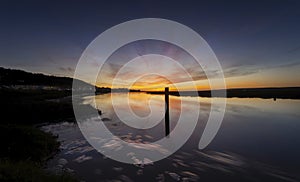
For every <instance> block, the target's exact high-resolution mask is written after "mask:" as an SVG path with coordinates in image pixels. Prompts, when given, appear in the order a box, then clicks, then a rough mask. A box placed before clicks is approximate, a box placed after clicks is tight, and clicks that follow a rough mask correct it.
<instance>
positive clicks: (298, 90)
mask: <svg viewBox="0 0 300 182" xmlns="http://www.w3.org/2000/svg"><path fill="white" fill-rule="evenodd" d="M223 92H224V90H214V97H224V96H223V94H222V93H223ZM147 93H149V94H164V92H163V91H161V92H159V91H152V92H147ZM169 94H170V95H175V96H179V95H180V96H192V97H196V96H197V97H198V96H200V97H211V96H212V94H211V91H210V90H207V91H181V92H180V93H179V92H177V91H170V92H169ZM226 97H228V98H232V97H238V98H265V99H269V98H273V99H276V98H278V99H300V87H278V88H241V89H227V90H226Z"/></svg>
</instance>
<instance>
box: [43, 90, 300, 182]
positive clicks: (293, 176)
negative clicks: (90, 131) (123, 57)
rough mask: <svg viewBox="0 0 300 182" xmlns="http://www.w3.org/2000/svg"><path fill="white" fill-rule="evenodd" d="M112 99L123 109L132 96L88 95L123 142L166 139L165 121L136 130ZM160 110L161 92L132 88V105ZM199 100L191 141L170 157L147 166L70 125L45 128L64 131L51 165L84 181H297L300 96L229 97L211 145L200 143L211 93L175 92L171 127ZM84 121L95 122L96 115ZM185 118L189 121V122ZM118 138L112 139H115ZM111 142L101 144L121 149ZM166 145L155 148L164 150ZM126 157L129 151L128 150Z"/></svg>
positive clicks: (87, 101) (147, 110) (137, 111)
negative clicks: (102, 149) (106, 151)
mask: <svg viewBox="0 0 300 182" xmlns="http://www.w3.org/2000/svg"><path fill="white" fill-rule="evenodd" d="M111 97H113V98H114V101H115V103H116V104H117V107H118V109H121V110H122V108H125V104H126V102H125V99H124V98H125V97H127V94H125V93H124V94H119V93H114V94H104V95H97V96H96V106H95V105H94V104H92V101H91V99H92V98H91V97H87V98H85V100H84V103H85V104H92V105H93V106H94V107H96V108H98V109H100V110H101V111H102V113H103V115H102V120H103V121H101V122H105V124H106V127H107V128H108V129H110V131H111V132H113V133H114V134H115V135H116V136H118V137H120V138H121V139H123V140H125V141H130V142H136V143H146V142H153V141H156V140H158V139H160V138H162V137H164V123H163V122H160V123H159V124H157V125H156V126H155V127H153V128H151V129H147V130H137V129H134V128H131V127H129V126H127V125H126V124H124V123H122V122H121V121H120V119H119V118H118V117H117V116H116V114H115V112H114V110H113V107H112V103H111ZM150 100H151V103H152V105H153V106H155V108H156V109H157V110H155V112H157V113H158V114H162V113H161V111H163V109H164V95H149V94H145V93H130V94H129V101H130V107H131V109H132V110H133V111H134V112H135V114H137V115H139V116H147V115H148V114H149V113H150V108H149V105H148V104H149V101H150ZM199 104H200V118H199V121H198V124H197V127H196V128H195V130H194V132H193V134H192V136H191V137H190V139H189V140H188V142H187V143H186V144H185V145H184V146H183V147H182V148H181V149H180V150H178V151H177V152H176V153H174V154H173V155H171V156H170V157H168V158H166V159H163V160H161V161H158V162H154V163H150V164H147V165H133V164H131V165H130V164H124V163H120V162H116V161H113V160H111V159H109V158H107V157H105V156H103V155H101V154H100V153H98V152H97V151H96V150H94V149H93V147H91V146H90V145H89V144H88V142H87V141H86V140H85V138H84V137H83V136H82V134H81V132H80V130H79V128H78V126H77V125H76V124H73V123H67V122H65V123H59V124H52V125H47V126H44V127H42V129H43V130H45V131H50V132H52V133H54V134H57V135H59V140H60V141H61V142H62V145H61V151H60V152H59V153H58V154H57V155H56V156H55V157H54V158H53V159H52V160H50V161H49V163H48V168H49V170H52V171H55V172H57V173H59V172H61V171H69V172H71V173H74V175H76V176H78V177H79V178H80V179H82V180H84V181H141V180H144V181H219V180H226V181H227V180H231V181H267V180H268V181H299V179H300V175H299V170H300V156H299V154H300V119H299V118H300V100H288V99H287V100H281V99H277V100H276V101H273V99H258V98H257V99H247V98H230V99H227V107H226V113H225V117H224V120H223V123H222V125H221V128H220V130H219V132H218V134H217V135H216V137H215V138H214V140H213V141H212V143H210V144H209V146H208V147H207V148H205V149H204V150H199V149H198V142H199V138H200V137H201V134H202V132H203V128H204V126H205V124H206V121H207V118H208V116H209V111H210V98H197V97H175V96H170V118H171V129H172V128H174V127H175V125H176V123H177V120H178V117H179V114H180V112H181V110H182V111H184V112H192V110H193V109H194V108H195V105H199ZM87 122H94V121H93V118H91V120H89V121H87ZM187 123H188V122H187ZM111 140H113V139H111ZM110 142H111V141H104V143H103V145H106V146H110V147H111V150H118V148H116V147H114V145H107V144H110ZM162 150H164V147H163V146H156V148H155V151H157V152H161V151H162ZM128 157H130V156H129V155H128Z"/></svg>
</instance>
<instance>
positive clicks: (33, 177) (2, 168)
mask: <svg viewBox="0 0 300 182" xmlns="http://www.w3.org/2000/svg"><path fill="white" fill-rule="evenodd" d="M0 181H16V182H17V181H18V182H19V181H23V182H40V181H43V182H48V181H49V182H55V181H66V182H68V181H77V180H76V179H75V178H74V177H73V176H71V175H69V174H67V173H63V174H61V175H54V174H51V173H48V172H46V171H45V170H43V169H42V168H41V167H40V166H39V165H37V164H36V163H33V162H32V161H20V162H11V161H9V160H4V161H3V160H2V161H0Z"/></svg>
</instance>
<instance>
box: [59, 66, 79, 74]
mask: <svg viewBox="0 0 300 182" xmlns="http://www.w3.org/2000/svg"><path fill="white" fill-rule="evenodd" d="M58 69H59V70H60V71H63V72H72V73H73V72H74V71H75V70H74V69H73V68H71V67H59V68H58Z"/></svg>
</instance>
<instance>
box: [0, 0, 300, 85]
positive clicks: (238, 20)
mask: <svg viewBox="0 0 300 182" xmlns="http://www.w3.org/2000/svg"><path fill="white" fill-rule="evenodd" d="M299 10H300V1H298V0H272V1H271V0H270V1H205V2H204V1H203V2H202V1H195V2H189V1H181V2H173V1H157V2H155V1H150V0H149V1H128V2H127V1H126V2H125V1H107V2H105V3H103V2H102V1H83V0H82V1H78V0H74V1H55V2H54V1H42V0H40V1H30V0H29V1H19V2H17V1H13V0H12V1H8V0H7V1H5V0H4V1H1V5H0V22H1V28H0V37H1V39H0V60H1V65H0V66H2V67H6V68H15V69H22V70H26V71H31V72H39V73H45V74H51V75H57V76H70V77H72V76H73V73H74V70H75V67H76V64H77V62H78V60H79V58H80V56H81V54H82V52H83V51H84V49H85V48H86V47H87V46H88V45H89V43H90V42H91V41H93V39H94V38H95V37H97V36H98V35H99V34H100V33H102V32H103V31H105V30H106V29H108V28H110V27H112V26H114V25H117V24H119V23H122V22H125V21H128V20H132V19H137V18H164V19H170V20H173V21H177V22H179V23H182V24H184V25H186V26H188V27H190V28H192V29H193V30H195V31H196V32H197V33H198V34H200V35H201V36H202V37H203V38H204V39H205V40H206V41H207V43H208V44H209V45H210V47H211V48H212V50H213V51H214V52H215V54H216V56H217V57H218V60H219V62H220V64H221V66H222V68H223V71H224V75H225V79H226V84H227V87H229V88H241V87H282V86H300V23H299V22H300V11H299ZM149 53H152V54H153V53H157V54H162V55H165V56H170V57H172V56H173V57H174V58H176V59H177V60H178V63H180V64H181V65H183V67H184V68H185V69H187V70H188V71H189V72H190V73H191V75H192V77H193V79H194V80H195V83H196V84H197V86H198V88H199V89H207V88H208V85H207V80H206V76H205V74H203V72H202V71H201V68H200V67H197V65H196V66H195V65H194V62H193V59H192V58H191V57H190V56H189V55H187V54H186V53H185V52H184V51H183V50H180V49H179V48H178V47H176V46H174V45H169V44H167V43H164V42H153V41H140V42H134V43H132V44H129V45H127V46H125V47H124V48H122V49H120V50H118V51H117V52H116V53H115V54H113V55H112V56H111V57H110V58H109V60H107V63H106V64H105V70H102V71H101V72H100V74H99V80H98V81H97V85H98V86H111V79H112V77H113V75H115V74H116V72H117V71H118V69H120V68H121V66H122V65H123V64H124V63H126V61H129V60H130V59H129V58H131V59H132V58H134V57H137V56H142V55H144V54H149ZM156 61H159V60H147V59H142V61H141V64H140V65H138V67H132V69H130V68H128V69H129V70H127V72H124V73H123V75H122V78H120V80H119V83H120V84H119V85H117V87H126V81H127V80H129V79H131V78H135V77H136V74H141V73H144V74H147V70H148V68H149V66H151V65H154V64H155V62H156ZM93 66H95V65H93ZM167 67H168V68H166V67H164V65H162V66H160V67H159V69H164V70H167V73H168V74H169V75H170V76H172V77H175V78H176V79H175V80H176V84H178V85H179V86H181V87H182V88H185V89H189V82H188V80H186V78H185V77H184V76H182V75H181V74H180V73H179V72H178V70H177V69H176V68H175V67H174V68H173V67H172V65H168V66H167ZM82 79H83V80H84V81H87V82H91V81H90V80H89V77H88V75H87V76H86V77H83V78H82ZM167 84H169V82H168V81H167V79H165V78H161V77H159V76H157V75H148V76H147V77H145V78H142V79H140V80H138V82H137V83H136V84H135V85H134V88H137V89H143V88H157V87H163V86H165V85H167Z"/></svg>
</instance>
